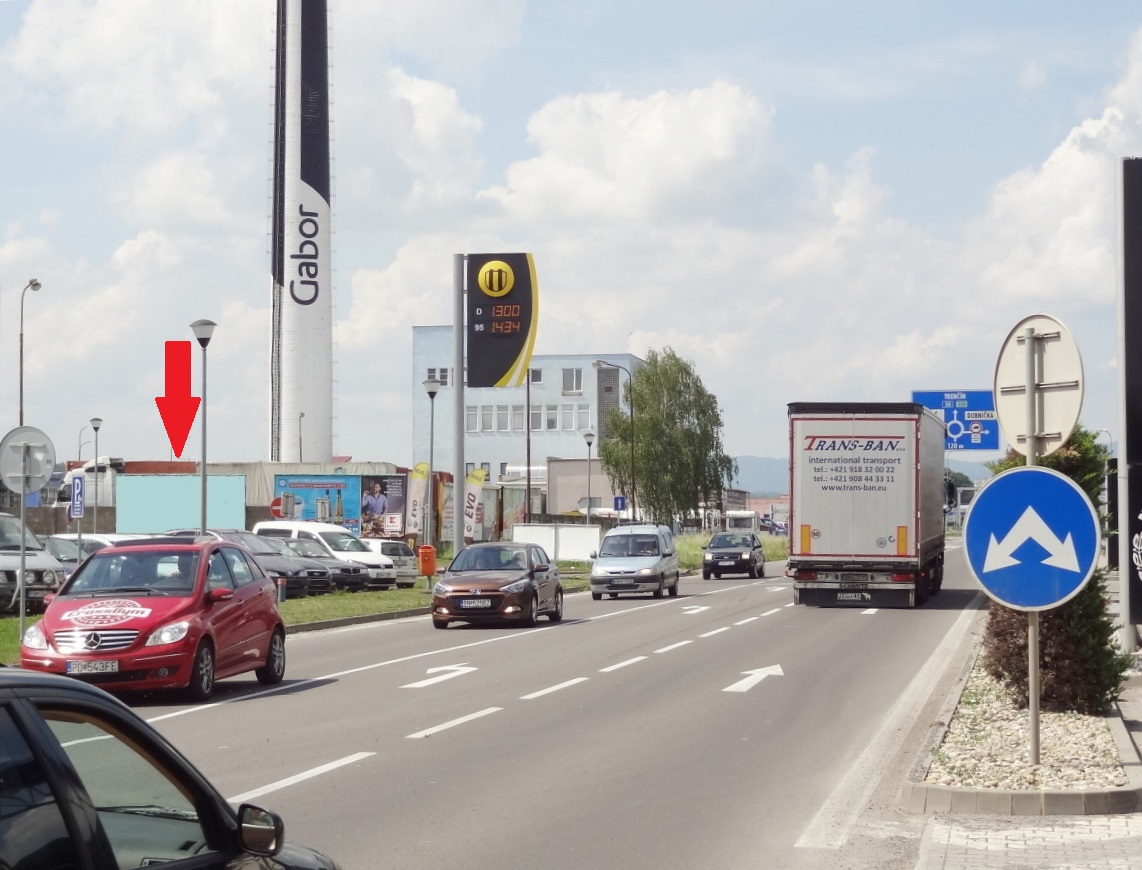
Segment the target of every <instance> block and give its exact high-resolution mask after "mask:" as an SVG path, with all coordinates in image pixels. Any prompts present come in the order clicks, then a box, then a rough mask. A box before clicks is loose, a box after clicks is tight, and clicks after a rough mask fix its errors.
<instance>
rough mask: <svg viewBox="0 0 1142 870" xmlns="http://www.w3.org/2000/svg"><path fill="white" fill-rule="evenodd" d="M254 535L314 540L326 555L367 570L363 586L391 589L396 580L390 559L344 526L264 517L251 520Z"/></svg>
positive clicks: (395, 570) (395, 571)
mask: <svg viewBox="0 0 1142 870" xmlns="http://www.w3.org/2000/svg"><path fill="white" fill-rule="evenodd" d="M250 531H252V532H253V533H254V534H255V535H264V536H266V537H269V538H304V539H305V540H309V541H313V542H315V543H316V544H317V545H318V546H319V547H321V548H322V549H323V550H325V552H327V553H328V554H329V555H330V556H333V557H335V558H337V559H340V560H342V561H343V562H356V563H358V564H361V565H365V566H367V567H368V569H369V583H368V585H367V586H366V587H365V588H366V589H391V588H392V587H393V586H395V585H396V582H397V569H396V566H395V565H394V564H393V560H392V559H390V558H389V557H388V556H384V555H382V554H380V553H374V552H373V551H372V550H370V549H369V548H368V547H367V546H366V545H365V543H364V541H362V540H361V539H360V538H358V537H357V536H356V535H354V534H353V533H352V532H351V531H349V530H348V529H347V528H345V527H344V526H338V525H335V524H333V523H314V522H306V521H304V520H267V521H265V522H261V523H254V528H252V529H251V530H250Z"/></svg>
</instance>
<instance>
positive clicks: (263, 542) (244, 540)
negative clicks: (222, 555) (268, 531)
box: [222, 532, 280, 556]
mask: <svg viewBox="0 0 1142 870" xmlns="http://www.w3.org/2000/svg"><path fill="white" fill-rule="evenodd" d="M222 537H224V538H225V539H226V540H228V541H233V542H234V543H235V544H241V545H242V546H243V547H245V548H246V549H247V550H249V551H250V552H251V553H263V554H268V555H273V556H276V555H277V554H278V553H279V552H280V551H279V550H278V549H277V548H276V547H275V546H274V545H273V543H271V542H270V539H269V538H263V537H261V536H259V535H255V534H254V533H253V532H231V533H228V534H224V535H223V536H222Z"/></svg>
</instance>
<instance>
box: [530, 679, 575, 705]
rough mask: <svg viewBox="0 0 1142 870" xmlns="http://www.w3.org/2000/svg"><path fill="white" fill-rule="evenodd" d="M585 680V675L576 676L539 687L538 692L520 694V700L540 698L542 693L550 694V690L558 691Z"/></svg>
mask: <svg viewBox="0 0 1142 870" xmlns="http://www.w3.org/2000/svg"><path fill="white" fill-rule="evenodd" d="M585 682H587V677H576V678H575V679H573V680H568V681H567V682H565V683H560V684H559V685H557V686H549V687H548V688H546V689H540V690H539V691H538V692H532V693H531V694H530V695H521V696H520V700H521V701H530V700H531V699H532V698H541V697H543V696H544V695H550V694H551V693H552V692H558V691H559V690H560V689H566V688H567V687H568V686H574V685H576V684H577V683H585Z"/></svg>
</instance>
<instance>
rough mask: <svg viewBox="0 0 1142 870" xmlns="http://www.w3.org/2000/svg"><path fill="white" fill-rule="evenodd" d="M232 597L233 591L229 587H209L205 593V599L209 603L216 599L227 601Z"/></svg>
mask: <svg viewBox="0 0 1142 870" xmlns="http://www.w3.org/2000/svg"><path fill="white" fill-rule="evenodd" d="M233 597H234V593H233V592H232V591H231V590H229V589H211V590H210V591H209V592H207V593H206V600H207V601H209V602H210V603H211V604H214V603H215V602H218V601H229V600H230V599H231V598H233Z"/></svg>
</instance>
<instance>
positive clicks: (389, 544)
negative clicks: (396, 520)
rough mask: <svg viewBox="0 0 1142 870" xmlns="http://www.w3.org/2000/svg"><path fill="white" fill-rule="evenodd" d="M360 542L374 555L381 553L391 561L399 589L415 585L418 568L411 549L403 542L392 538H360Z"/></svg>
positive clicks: (418, 573)
mask: <svg viewBox="0 0 1142 870" xmlns="http://www.w3.org/2000/svg"><path fill="white" fill-rule="evenodd" d="M361 540H362V541H363V542H364V544H365V546H367V547H368V548H369V549H370V550H372V551H373V552H374V553H381V554H382V555H385V556H388V557H389V558H390V559H392V560H393V567H394V568H396V572H397V586H399V587H400V588H401V589H411V588H412V587H413V586H415V585H416V578H417V577H419V576H420V568H419V566H418V565H417V559H416V554H415V553H414V552H413V551H412V547H410V546H409V545H408V544H406V543H405V542H404V541H398V540H395V539H393V538H361Z"/></svg>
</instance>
